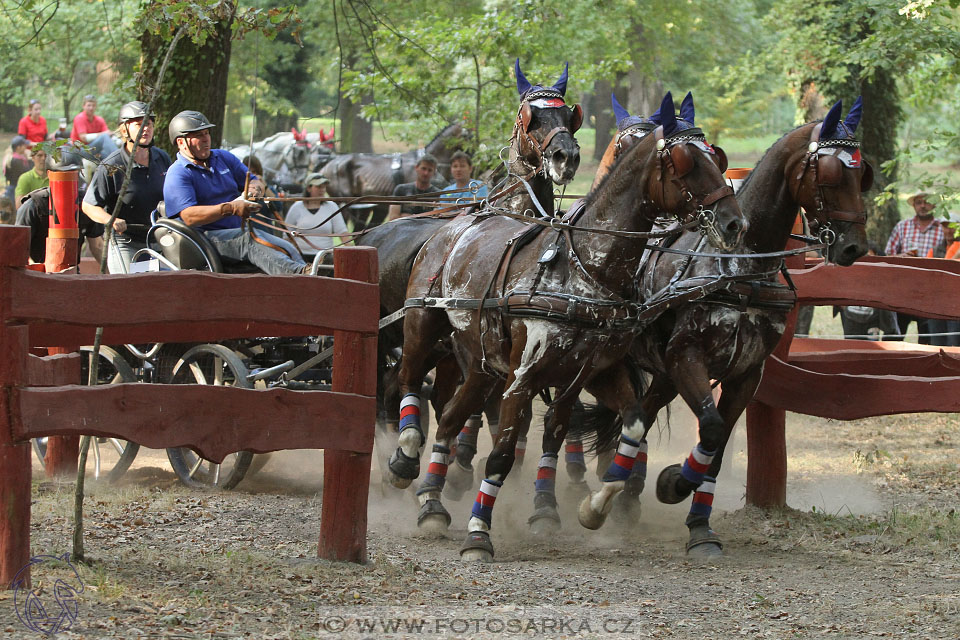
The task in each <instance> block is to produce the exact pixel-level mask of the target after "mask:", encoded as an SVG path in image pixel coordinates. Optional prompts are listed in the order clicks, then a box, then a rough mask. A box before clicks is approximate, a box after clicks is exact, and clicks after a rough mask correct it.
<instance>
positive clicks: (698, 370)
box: [657, 348, 724, 504]
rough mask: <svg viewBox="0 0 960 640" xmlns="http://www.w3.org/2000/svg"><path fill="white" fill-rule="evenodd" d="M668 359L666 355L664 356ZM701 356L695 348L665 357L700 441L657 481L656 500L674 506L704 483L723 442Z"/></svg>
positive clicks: (720, 426) (708, 376)
mask: <svg viewBox="0 0 960 640" xmlns="http://www.w3.org/2000/svg"><path fill="white" fill-rule="evenodd" d="M668 355H669V354H668ZM705 362H706V357H705V355H704V354H703V353H702V352H700V351H699V350H697V349H695V348H690V349H685V350H683V351H681V352H679V353H677V354H676V357H668V359H667V368H668V370H669V373H670V377H671V378H672V379H673V381H674V383H675V384H676V385H677V390H678V391H679V393H680V395H681V397H683V399H684V401H685V402H686V403H687V406H689V407H690V409H691V410H692V411H693V412H694V414H695V415H696V416H697V420H698V423H699V436H700V441H699V442H698V443H697V445H696V446H695V447H694V448H693V450H692V451H691V452H690V455H689V456H687V459H686V460H685V461H684V462H683V464H682V465H680V464H674V465H670V466H669V467H667V468H665V469H664V470H663V471H661V472H660V476H659V477H658V478H657V498H658V499H659V500H660V502H665V503H667V504H676V503H678V502H680V501H682V500H684V499H685V498H686V497H687V496H689V495H690V494H691V493H693V491H694V490H695V489H696V488H697V487H699V486H700V485H701V483H703V481H704V475H705V474H706V472H707V470H708V469H709V468H710V465H711V463H712V462H713V457H714V456H715V455H716V453H717V449H718V448H719V447H720V443H721V442H722V440H723V432H724V426H723V418H721V417H720V412H719V411H717V407H716V405H715V404H714V401H713V394H712V389H711V386H710V374H709V372H708V371H707V367H706V363H705Z"/></svg>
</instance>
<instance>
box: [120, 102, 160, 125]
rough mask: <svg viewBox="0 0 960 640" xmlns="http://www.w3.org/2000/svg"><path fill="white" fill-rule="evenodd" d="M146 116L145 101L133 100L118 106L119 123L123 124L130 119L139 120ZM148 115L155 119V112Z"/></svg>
mask: <svg viewBox="0 0 960 640" xmlns="http://www.w3.org/2000/svg"><path fill="white" fill-rule="evenodd" d="M146 117H147V103H146V102H140V101H139V100H134V101H133V102H128V103H127V104H125V105H123V106H122V107H120V124H125V123H127V122H130V121H131V120H139V119H141V118H146ZM150 117H151V118H153V119H154V120H156V118H157V114H155V113H151V114H150Z"/></svg>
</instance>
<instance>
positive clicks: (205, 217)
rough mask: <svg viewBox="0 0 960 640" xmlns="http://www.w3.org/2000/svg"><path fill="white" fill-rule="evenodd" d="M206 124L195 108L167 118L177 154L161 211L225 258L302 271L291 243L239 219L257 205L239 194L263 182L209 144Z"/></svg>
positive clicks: (255, 191)
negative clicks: (200, 235) (195, 231)
mask: <svg viewBox="0 0 960 640" xmlns="http://www.w3.org/2000/svg"><path fill="white" fill-rule="evenodd" d="M214 126H215V125H213V124H211V123H210V121H209V120H207V117H206V116H205V115H203V114H202V113H200V112H199V111H181V112H180V113H178V114H177V115H176V116H174V117H173V119H172V120H171V121H170V127H169V133H170V142H172V143H173V144H174V145H176V147H177V149H178V153H177V159H176V161H175V162H174V163H173V164H172V165H171V166H170V169H169V170H168V171H167V176H166V178H165V179H164V183H163V200H164V204H165V209H166V214H167V216H169V217H171V218H180V219H181V220H183V222H184V223H186V224H188V225H189V226H191V227H195V228H196V229H198V230H199V231H201V232H202V233H203V234H204V235H205V236H206V237H207V239H208V240H210V243H211V244H212V245H213V246H214V248H215V249H216V250H217V252H218V253H219V254H220V255H221V256H222V257H225V258H229V259H232V260H237V261H244V262H250V263H252V264H253V265H255V266H256V267H257V268H259V269H260V270H261V271H263V272H264V273H268V274H270V275H280V274H284V273H304V272H305V271H306V268H307V264H306V263H305V262H304V261H303V259H302V258H301V257H300V254H299V253H298V252H297V249H296V247H294V246H293V245H292V244H290V243H289V242H287V241H286V240H284V239H282V238H278V237H276V236H273V235H270V234H268V233H265V232H263V231H262V230H259V229H253V228H251V230H249V231H248V230H247V229H245V228H244V224H243V223H244V222H245V221H246V219H247V218H249V217H250V216H251V215H253V214H254V213H256V212H257V211H259V210H260V205H259V204H257V203H256V202H251V201H250V200H247V199H245V197H244V196H246V197H248V198H251V199H254V198H259V197H261V196H262V195H263V189H264V186H263V183H262V182H261V181H260V178H259V177H258V176H254V175H250V182H249V186H248V188H247V192H246V193H245V194H244V193H242V192H243V189H244V186H245V184H246V180H247V176H248V171H247V167H246V166H244V164H243V163H242V162H240V159H239V158H237V157H236V156H235V155H233V154H232V153H230V152H229V151H224V150H222V149H211V148H210V129H211V128H213V127H214Z"/></svg>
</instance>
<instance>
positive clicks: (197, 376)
mask: <svg viewBox="0 0 960 640" xmlns="http://www.w3.org/2000/svg"><path fill="white" fill-rule="evenodd" d="M190 371H192V372H193V379H194V380H196V382H197V384H208V383H207V378H206V376H204V375H203V369H202V368H201V367H200V363H198V362H197V361H196V360H194V361H193V362H191V363H190Z"/></svg>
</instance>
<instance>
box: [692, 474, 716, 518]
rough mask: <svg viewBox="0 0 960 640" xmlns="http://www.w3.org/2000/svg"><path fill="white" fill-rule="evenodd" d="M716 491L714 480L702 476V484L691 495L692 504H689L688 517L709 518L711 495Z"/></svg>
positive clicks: (711, 506) (711, 502)
mask: <svg viewBox="0 0 960 640" xmlns="http://www.w3.org/2000/svg"><path fill="white" fill-rule="evenodd" d="M716 490H717V480H716V478H711V477H710V476H704V477H703V482H701V483H700V486H699V487H697V490H696V491H695V492H694V494H693V502H692V503H691V504H690V515H695V516H700V517H703V518H707V519H709V518H710V512H711V511H713V493H714V492H715V491H716Z"/></svg>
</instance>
